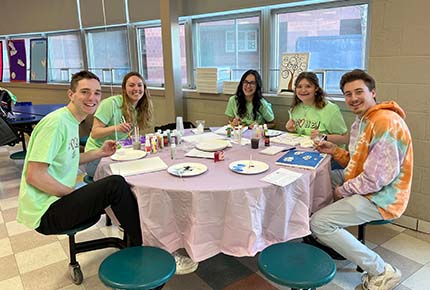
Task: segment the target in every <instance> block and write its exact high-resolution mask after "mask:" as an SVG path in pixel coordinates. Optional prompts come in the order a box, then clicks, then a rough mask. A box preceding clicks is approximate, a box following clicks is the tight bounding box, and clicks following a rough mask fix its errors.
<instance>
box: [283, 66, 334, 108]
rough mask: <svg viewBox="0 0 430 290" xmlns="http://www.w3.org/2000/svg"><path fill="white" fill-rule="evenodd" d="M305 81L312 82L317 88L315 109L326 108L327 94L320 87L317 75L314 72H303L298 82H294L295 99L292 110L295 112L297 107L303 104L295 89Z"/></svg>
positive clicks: (298, 77)
mask: <svg viewBox="0 0 430 290" xmlns="http://www.w3.org/2000/svg"><path fill="white" fill-rule="evenodd" d="M303 79H306V80H307V81H308V82H310V83H311V84H313V85H314V86H315V87H316V90H315V107H317V108H318V109H322V108H324V107H325V105H326V101H325V97H326V95H327V94H326V93H325V92H324V90H323V89H322V88H321V87H320V85H319V81H318V77H317V75H316V74H315V73H313V72H302V73H300V74H299V75H298V76H297V78H296V81H295V82H294V99H293V102H292V104H291V110H293V109H294V107H295V106H297V105H298V104H299V103H301V102H302V101H301V100H300V99H299V97H298V96H297V94H296V89H295V88H296V87H297V86H298V85H299V83H300V82H301V81H302V80H303Z"/></svg>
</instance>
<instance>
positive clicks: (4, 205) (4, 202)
mask: <svg viewBox="0 0 430 290" xmlns="http://www.w3.org/2000/svg"><path fill="white" fill-rule="evenodd" d="M2 183H3V182H2ZM3 184H4V183H3ZM14 207H18V196H14V197H9V198H5V199H0V209H1V210H2V211H3V210H7V209H10V208H14Z"/></svg>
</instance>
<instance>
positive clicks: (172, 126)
mask: <svg viewBox="0 0 430 290" xmlns="http://www.w3.org/2000/svg"><path fill="white" fill-rule="evenodd" d="M195 127H196V126H195V125H194V124H193V123H192V122H189V121H184V129H192V128H195ZM175 129H176V123H169V124H166V125H162V126H155V127H154V132H157V131H158V130H161V131H166V130H175Z"/></svg>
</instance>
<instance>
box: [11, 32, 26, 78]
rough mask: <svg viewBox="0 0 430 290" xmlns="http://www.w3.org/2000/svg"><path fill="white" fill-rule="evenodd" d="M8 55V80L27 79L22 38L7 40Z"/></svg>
mask: <svg viewBox="0 0 430 290" xmlns="http://www.w3.org/2000/svg"><path fill="white" fill-rule="evenodd" d="M7 51H8V56H9V68H10V81H11V82H25V81H26V80H27V58H26V54H25V41H24V39H13V40H8V41H7Z"/></svg>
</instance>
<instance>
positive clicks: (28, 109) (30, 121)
mask: <svg viewBox="0 0 430 290" xmlns="http://www.w3.org/2000/svg"><path fill="white" fill-rule="evenodd" d="M61 107H64V104H44V105H22V106H15V107H13V110H12V111H13V114H12V115H10V116H9V117H8V118H7V122H8V123H9V124H10V125H11V126H12V127H13V128H14V129H15V131H16V132H17V134H18V136H19V139H20V141H21V143H22V149H23V151H19V152H15V153H13V154H11V158H12V159H24V158H25V154H26V152H27V147H26V144H25V134H28V135H29V136H30V135H31V132H33V126H34V125H36V124H37V123H39V121H40V120H41V119H42V118H43V117H45V116H46V115H48V114H49V113H51V112H52V111H55V110H57V109H59V108H61Z"/></svg>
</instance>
